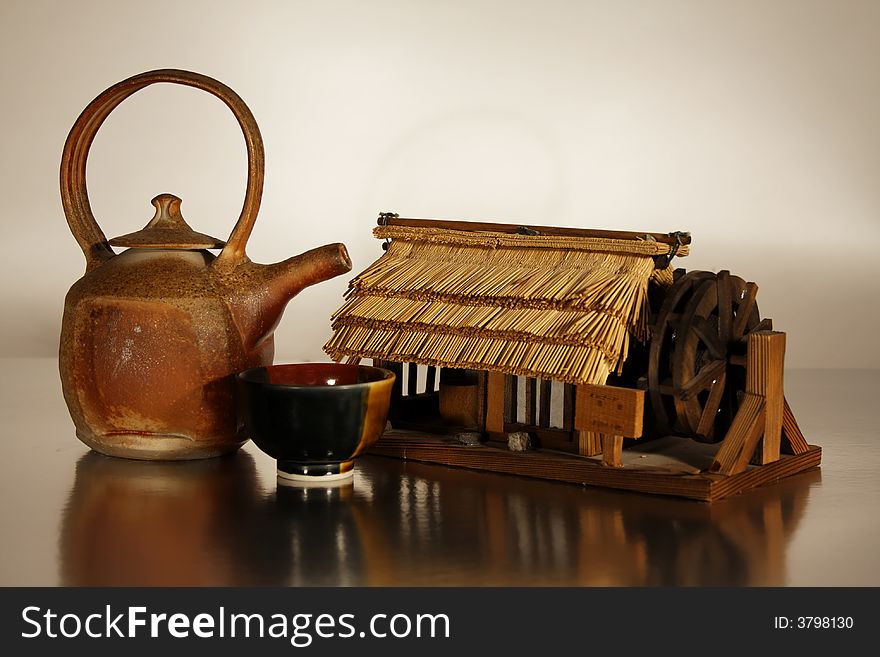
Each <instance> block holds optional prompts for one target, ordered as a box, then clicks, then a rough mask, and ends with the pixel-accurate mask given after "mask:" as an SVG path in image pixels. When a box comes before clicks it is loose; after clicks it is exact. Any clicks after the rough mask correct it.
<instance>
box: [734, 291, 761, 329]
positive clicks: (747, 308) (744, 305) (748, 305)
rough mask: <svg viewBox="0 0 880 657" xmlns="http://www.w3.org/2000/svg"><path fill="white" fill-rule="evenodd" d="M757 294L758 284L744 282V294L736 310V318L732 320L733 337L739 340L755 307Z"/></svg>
mask: <svg viewBox="0 0 880 657" xmlns="http://www.w3.org/2000/svg"><path fill="white" fill-rule="evenodd" d="M757 296H758V286H757V285H755V284H754V283H746V290H745V295H744V296H743V299H742V301H741V302H740V304H739V308H737V310H736V318H735V319H734V321H733V339H734V340H739V339H740V338H742V336H743V333H745V331H746V326H747V324H748V321H749V317H751V315H752V312H753V311H754V309H755V299H756V297H757Z"/></svg>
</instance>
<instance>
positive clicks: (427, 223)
mask: <svg viewBox="0 0 880 657" xmlns="http://www.w3.org/2000/svg"><path fill="white" fill-rule="evenodd" d="M376 223H377V224H378V225H380V226H407V227H410V228H445V229H447V230H467V231H491V232H493V233H509V234H515V233H517V232H519V230H520V229H521V228H528V229H529V230H533V231H535V232H536V233H538V234H539V235H561V236H566V237H603V238H609V239H617V240H637V241H642V240H644V239H645V236H646V235H650V236H651V237H653V238H654V240H655V241H657V242H661V243H662V244H675V243H676V241H677V240H676V238H675V237H670V236H669V235H668V234H667V233H638V232H634V231H629V230H595V229H592V228H562V227H558V226H554V227H551V226H526V225H523V224H501V223H494V222H486V221H455V220H448V219H409V218H404V217H387V218H386V217H380V218H379V220H378V221H377V222H376ZM681 243H682V244H690V243H691V237H690V235H683V236H682V237H681Z"/></svg>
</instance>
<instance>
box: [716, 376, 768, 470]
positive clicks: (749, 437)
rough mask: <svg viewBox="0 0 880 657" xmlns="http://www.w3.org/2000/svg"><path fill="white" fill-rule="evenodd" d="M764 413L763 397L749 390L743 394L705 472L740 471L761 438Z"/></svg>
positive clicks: (744, 466)
mask: <svg viewBox="0 0 880 657" xmlns="http://www.w3.org/2000/svg"><path fill="white" fill-rule="evenodd" d="M765 416H766V413H765V411H764V398H763V397H761V396H760V395H755V394H752V393H750V392H747V393H745V395H743V400H742V403H741V404H740V407H739V410H738V411H737V413H736V416H735V417H734V418H733V422H731V423H730V429H728V430H727V435H726V436H725V437H724V440H723V442H722V443H721V447H720V448H719V449H718V453H717V454H716V455H715V460H714V461H713V463H712V465H711V466H710V467H709V472H716V473H718V474H723V475H732V474H738V473H740V472H743V471H744V470H745V469H746V466H747V465H748V464H749V458H750V457H751V455H752V454H753V453H754V452H755V448H756V447H757V446H758V441H759V440H760V439H761V433H762V432H763V431H764V425H765V422H766V419H765Z"/></svg>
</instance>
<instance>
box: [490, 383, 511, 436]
mask: <svg viewBox="0 0 880 657" xmlns="http://www.w3.org/2000/svg"><path fill="white" fill-rule="evenodd" d="M505 384H506V382H505V375H504V374H502V373H501V372H488V373H487V374H486V431H489V432H492V433H503V432H504V398H505V395H504V393H505Z"/></svg>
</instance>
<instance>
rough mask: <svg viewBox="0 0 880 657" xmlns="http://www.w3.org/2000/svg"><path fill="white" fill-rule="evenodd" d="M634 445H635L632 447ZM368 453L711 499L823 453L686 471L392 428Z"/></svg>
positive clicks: (793, 469)
mask: <svg viewBox="0 0 880 657" xmlns="http://www.w3.org/2000/svg"><path fill="white" fill-rule="evenodd" d="M634 449H637V448H634ZM370 453H371V454H376V455H379V456H388V457H393V458H405V459H408V460H413V461H421V462H425V463H434V464H439V465H444V466H454V467H464V468H469V469H473V470H479V471H482V472H494V473H499V474H513V475H520V476H526V477H532V478H537V479H546V480H552V481H559V482H566V483H572V484H579V485H587V486H601V487H606V488H616V489H621V490H631V491H638V492H643V493H654V494H661V495H673V496H676V497H685V498H690V499H695V500H701V501H706V502H711V501H714V500H719V499H722V498H724V497H729V496H730V495H735V494H738V493H742V492H744V491H748V490H751V489H753V488H757V487H759V486H763V485H766V484H772V483H775V482H776V481H778V480H779V479H782V478H784V477H788V476H791V475H794V474H797V473H799V472H804V471H807V470H811V469H814V468H815V467H816V466H818V465H819V463H820V461H821V457H822V450H821V448H820V447H817V446H814V445H810V446H809V448H808V450H807V451H806V452H804V453H802V454H795V455H787V454H786V455H784V456H783V457H782V458H780V459H779V460H778V461H775V462H773V463H769V464H767V465H762V466H748V464H746V465H747V468H746V470H745V471H743V472H741V473H738V474H732V475H724V476H723V475H718V474H708V473H698V474H684V473H676V472H669V471H668V470H664V469H662V468H639V467H635V466H634V467H629V466H628V467H624V468H610V467H605V466H603V465H602V462H601V460H599V459H597V458H595V457H593V458H587V457H583V456H577V455H574V454H563V453H557V452H548V451H545V450H539V451H532V452H511V451H509V450H507V449H506V448H504V446H503V444H502V445H499V446H498V447H495V446H493V445H481V446H465V445H461V444H460V443H455V442H454V441H450V440H449V439H444V438H442V437H439V436H438V437H433V438H432V437H428V436H426V435H425V434H410V433H407V432H400V431H395V432H391V433H386V434H385V435H384V436H383V437H382V438H381V439H380V440H379V442H378V443H376V444H375V445H374V446H373V447H372V448H371V449H370Z"/></svg>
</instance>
